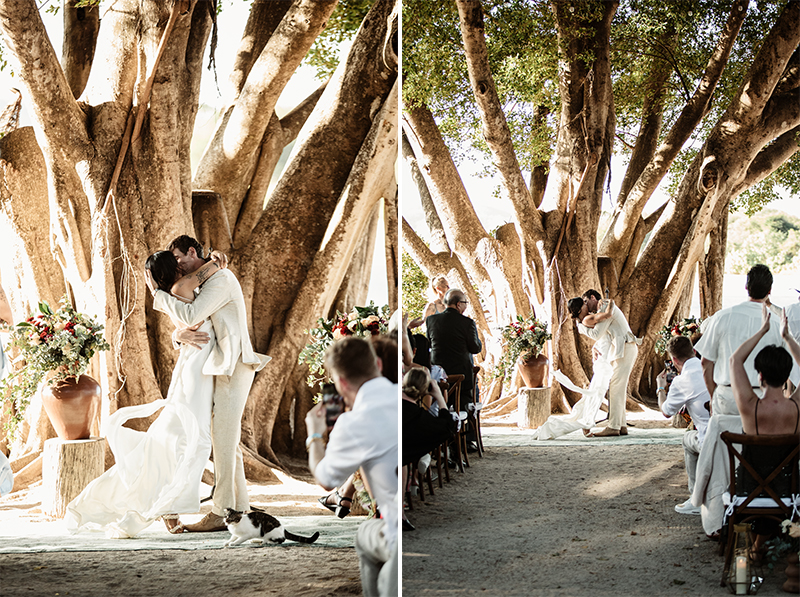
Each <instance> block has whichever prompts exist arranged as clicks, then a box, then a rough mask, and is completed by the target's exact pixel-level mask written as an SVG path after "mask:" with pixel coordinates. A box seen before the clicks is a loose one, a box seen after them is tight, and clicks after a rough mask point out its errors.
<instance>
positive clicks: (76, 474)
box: [42, 437, 106, 518]
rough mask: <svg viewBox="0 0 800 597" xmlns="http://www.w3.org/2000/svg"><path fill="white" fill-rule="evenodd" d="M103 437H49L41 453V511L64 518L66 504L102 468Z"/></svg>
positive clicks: (104, 441)
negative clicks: (68, 438)
mask: <svg viewBox="0 0 800 597" xmlns="http://www.w3.org/2000/svg"><path fill="white" fill-rule="evenodd" d="M105 449H106V440H105V438H102V437H95V438H91V439H78V440H63V439H60V438H53V439H49V440H47V441H46V442H44V453H43V457H42V492H43V493H42V511H43V512H44V513H45V514H48V515H50V516H55V517H56V518H63V516H64V514H66V512H67V504H69V503H70V502H71V501H72V500H73V499H74V498H75V497H77V495H78V494H79V493H80V492H81V491H83V489H84V487H86V486H87V485H88V484H89V483H90V482H91V481H92V480H94V479H96V478H97V477H99V476H100V475H102V474H103V471H104V470H105Z"/></svg>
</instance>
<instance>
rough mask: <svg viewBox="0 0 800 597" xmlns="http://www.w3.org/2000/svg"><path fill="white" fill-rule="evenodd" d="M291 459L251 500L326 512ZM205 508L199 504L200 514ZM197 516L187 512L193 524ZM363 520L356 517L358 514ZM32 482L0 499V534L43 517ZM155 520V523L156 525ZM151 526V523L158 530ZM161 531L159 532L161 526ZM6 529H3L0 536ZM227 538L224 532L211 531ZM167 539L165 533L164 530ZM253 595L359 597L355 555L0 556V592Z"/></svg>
mask: <svg viewBox="0 0 800 597" xmlns="http://www.w3.org/2000/svg"><path fill="white" fill-rule="evenodd" d="M301 464H302V463H301V462H299V461H298V463H296V466H295V467H294V473H295V474H296V476H295V477H294V478H292V477H286V476H282V478H283V481H284V482H283V483H282V484H276V485H252V486H249V487H248V489H249V492H250V500H251V503H252V504H254V505H258V506H261V507H264V508H266V509H268V510H269V512H270V513H272V514H273V515H274V516H276V517H278V518H279V519H281V518H282V517H289V516H308V515H311V516H320V515H325V514H326V513H327V514H329V515H330V516H331V518H333V514H332V513H329V512H328V511H327V510H324V509H322V508H320V507H319V506H318V504H317V498H318V497H319V496H321V495H324V494H325V491H323V490H322V489H321V488H320V487H319V486H317V485H316V484H314V483H313V482H312V480H311V478H310V476H309V475H308V471H307V470H305V471H304V470H303V468H302V467H301V466H300V465H301ZM209 508H210V506H208V505H205V506H204V508H203V513H204V512H205V511H207V510H208V509H209ZM199 517H200V515H194V516H186V517H184V519H185V520H186V521H187V522H192V521H193V520H196V519H198V518H199ZM357 518H358V519H360V520H363V517H357ZM49 520H51V519H49V518H48V517H47V516H44V515H43V514H42V512H41V502H40V498H39V495H38V487H37V486H34V487H33V488H32V489H30V490H28V491H24V492H17V493H12V494H10V495H8V496H5V497H4V498H2V499H0V525H2V528H3V530H4V531H8V529H9V527H10V526H12V525H14V524H15V522H17V521H24V522H25V523H29V524H33V525H34V526H35V524H36V523H38V522H43V523H45V522H47V521H49ZM155 524H156V525H161V523H160V522H156V523H155ZM157 528H158V527H156V529H157ZM164 533H166V531H164ZM3 534H8V533H3ZM211 535H220V536H224V538H227V537H228V536H229V535H227V533H213V534H211ZM167 536H168V535H167ZM56 595H58V596H64V595H69V596H74V597H113V596H120V597H121V596H125V597H138V596H146V597H160V596H162V595H164V596H170V597H183V596H187V597H189V596H192V597H198V596H206V595H207V596H214V597H222V596H225V597H228V596H233V597H251V596H252V597H255V596H263V595H276V596H281V597H283V596H298V597H318V596H339V595H361V581H360V580H359V571H358V558H357V557H356V553H355V550H354V549H353V548H352V547H351V548H333V547H317V546H315V545H297V544H295V543H290V542H287V543H285V544H283V545H280V546H268V547H238V548H233V549H202V550H195V551H184V550H177V549H155V550H144V551H85V552H84V551H81V552H65V551H61V552H48V553H24V554H15V553H11V554H9V553H5V554H0V597H27V596H36V597H40V596H42V597H43V596H56Z"/></svg>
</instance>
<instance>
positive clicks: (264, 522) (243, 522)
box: [225, 508, 319, 547]
mask: <svg viewBox="0 0 800 597" xmlns="http://www.w3.org/2000/svg"><path fill="white" fill-rule="evenodd" d="M225 524H226V525H227V527H228V531H230V534H231V538H230V539H228V541H226V542H225V547H233V546H234V545H239V544H240V543H243V542H245V541H249V540H250V539H257V540H258V541H260V542H261V543H263V542H265V541H270V542H272V543H283V542H284V541H285V540H286V539H289V540H290V541H297V542H299V543H314V541H316V540H317V538H318V537H319V532H317V533H314V534H313V535H312V536H311V537H302V536H300V535H295V534H294V533H291V532H289V531H287V530H286V529H284V528H283V525H282V524H281V523H280V521H279V520H278V519H277V518H275V517H274V516H270V515H269V514H267V513H266V512H262V511H261V510H251V511H250V512H237V511H236V510H231V509H229V508H228V509H226V510H225Z"/></svg>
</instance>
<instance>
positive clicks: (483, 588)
mask: <svg viewBox="0 0 800 597" xmlns="http://www.w3.org/2000/svg"><path fill="white" fill-rule="evenodd" d="M602 441H603V440H599V439H597V440H592V442H593V444H592V445H587V446H586V447H583V446H574V447H573V446H567V447H563V446H562V447H541V446H536V447H524V448H490V449H488V451H487V452H486V454H485V456H484V458H483V459H479V458H476V457H473V458H472V459H471V463H472V467H471V468H469V469H467V472H466V473H463V474H460V473H454V474H451V480H452V481H451V483H450V484H449V485H448V484H446V483H445V485H444V487H443V488H442V489H438V486H436V485H434V490H435V491H436V494H435V495H434V496H430V495H426V496H425V502H424V503H423V502H421V501H420V500H419V499H418V498H413V499H412V506H413V509H412V510H410V511H407V515H408V518H409V520H410V521H411V522H412V523H413V524H414V525H415V526H416V530H415V531H409V532H404V533H403V597H416V596H427V595H431V596H433V595H435V596H437V597H440V596H446V595H458V596H464V595H503V596H517V595H519V596H532V595H553V596H554V595H569V596H573V595H575V596H582V595H592V596H600V595H614V596H615V597H619V596H629V595H631V596H632V595H648V596H649V595H720V596H721V595H726V594H728V590H727V588H724V587H720V586H719V581H720V577H721V574H722V565H723V561H722V556H720V555H718V553H717V549H718V545H719V544H718V543H715V542H712V541H710V540H709V539H707V538H706V536H705V533H704V532H703V529H702V526H701V524H700V517H699V516H687V515H681V514H677V513H676V512H675V511H674V510H673V507H674V506H675V504H678V503H680V502H683V501H684V500H685V499H686V497H687V491H688V490H687V487H686V474H685V472H684V465H683V449H682V447H681V446H680V445H663V444H662V445H634V446H631V445H628V446H606V447H604V446H603V445H602V444H601V443H599V442H602ZM784 567H785V566H783V565H782V566H781V571H780V572H772V573H768V574H767V576H766V577H765V578H766V580H765V582H764V584H763V585H762V586H761V589H760V590H759V593H758V594H759V595H762V596H768V595H786V593H783V592H782V591H781V590H780V585H781V584H782V583H783V581H784V580H785V576H784V575H783V573H782V570H783V568H784Z"/></svg>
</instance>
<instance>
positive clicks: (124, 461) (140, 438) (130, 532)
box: [65, 320, 215, 539]
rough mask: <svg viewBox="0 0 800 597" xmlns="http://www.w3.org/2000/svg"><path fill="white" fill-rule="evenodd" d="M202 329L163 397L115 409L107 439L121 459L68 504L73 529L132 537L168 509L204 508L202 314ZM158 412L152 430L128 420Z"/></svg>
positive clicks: (206, 450)
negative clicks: (199, 341) (132, 426)
mask: <svg viewBox="0 0 800 597" xmlns="http://www.w3.org/2000/svg"><path fill="white" fill-rule="evenodd" d="M200 331H203V332H206V333H207V334H208V335H209V336H210V339H209V342H208V343H207V344H205V345H203V346H202V348H201V349H200V350H198V349H196V348H193V347H191V346H188V345H184V346H182V347H181V351H180V356H179V357H178V361H177V363H176V364H175V369H174V370H173V373H172V380H171V381H170V386H169V391H168V392H167V398H166V399H165V400H156V401H154V402H151V403H148V404H141V405H137V406H130V407H126V408H121V409H119V410H117V411H116V412H115V413H114V414H113V415H111V416H110V417H109V419H108V424H107V430H106V439H107V440H108V443H109V446H110V448H111V451H112V452H113V453H114V458H115V461H116V464H115V465H114V466H112V467H111V468H110V469H108V470H107V471H106V472H105V473H103V474H102V475H101V476H100V477H98V478H97V479H95V480H94V481H92V482H91V483H90V484H89V485H88V486H87V487H86V488H85V489H84V490H83V491H82V492H81V494H80V495H78V497H76V498H75V499H74V500H72V501H71V502H70V503H69V505H68V506H67V514H66V518H65V522H66V525H67V529H68V530H69V531H71V532H75V531H78V530H80V529H82V528H87V529H91V528H98V527H99V528H101V529H104V530H105V531H106V534H107V535H108V536H109V537H113V538H120V539H121V538H127V537H134V536H135V535H137V534H138V533H140V532H141V531H142V530H144V529H145V528H147V527H148V526H150V524H152V522H153V521H154V520H156V519H157V518H158V517H159V516H161V515H163V514H171V513H178V514H186V513H194V512H199V510H200V481H201V478H202V475H203V469H204V468H205V465H206V463H207V462H208V458H209V455H210V454H211V405H212V395H213V391H214V378H213V376H208V375H203V371H202V370H203V364H204V363H205V361H206V359H207V357H208V355H209V353H210V352H211V348H212V346H213V345H214V342H215V335H214V328H213V326H212V325H211V322H210V321H208V320H207V321H205V322H204V323H203V325H202V326H201V327H200ZM159 409H163V410H161V414H160V415H159V416H158V418H157V419H156V420H155V421H154V422H153V424H152V425H150V427H149V429H148V430H147V431H135V430H133V429H128V428H127V427H124V426H123V425H124V424H125V423H126V422H127V421H129V420H131V419H136V418H140V417H147V416H149V415H152V414H154V413H155V412H157V411H158V410H159Z"/></svg>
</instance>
